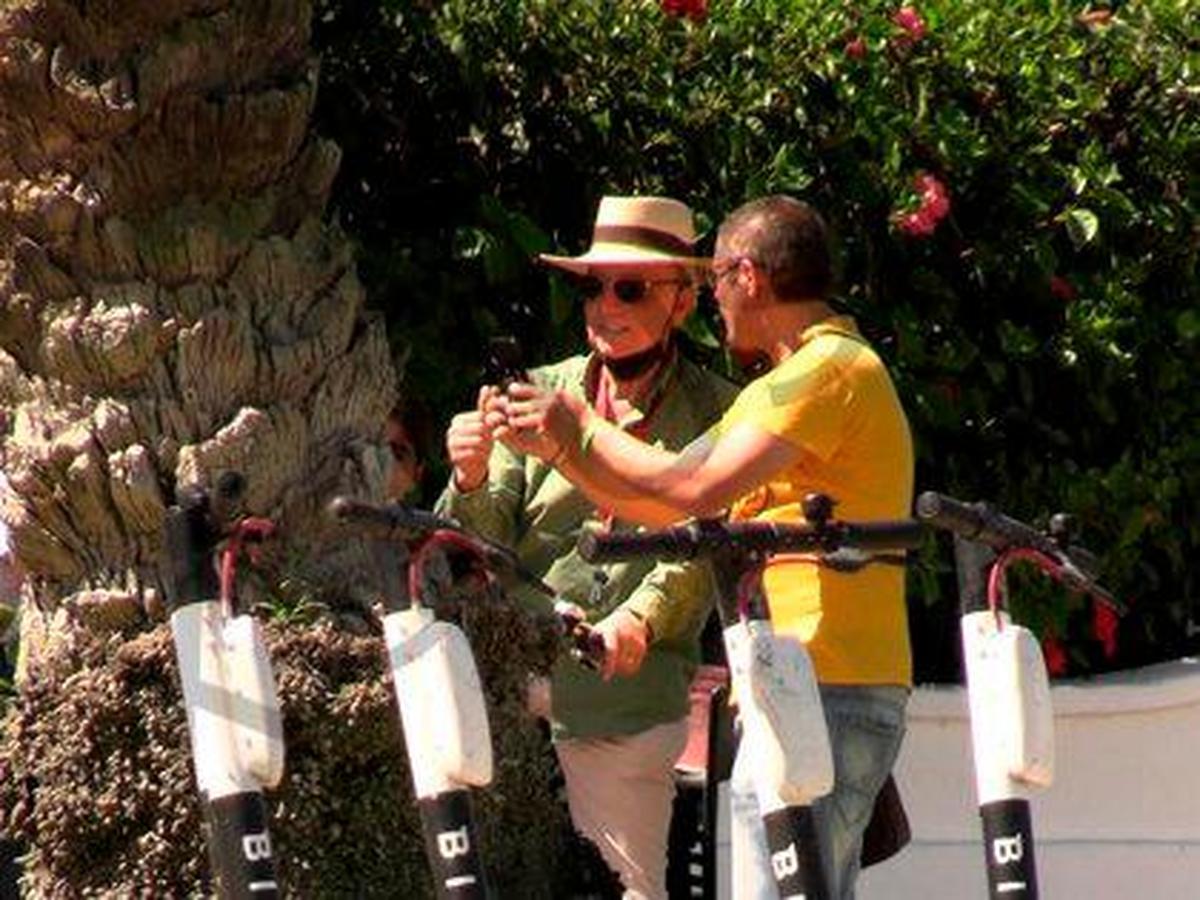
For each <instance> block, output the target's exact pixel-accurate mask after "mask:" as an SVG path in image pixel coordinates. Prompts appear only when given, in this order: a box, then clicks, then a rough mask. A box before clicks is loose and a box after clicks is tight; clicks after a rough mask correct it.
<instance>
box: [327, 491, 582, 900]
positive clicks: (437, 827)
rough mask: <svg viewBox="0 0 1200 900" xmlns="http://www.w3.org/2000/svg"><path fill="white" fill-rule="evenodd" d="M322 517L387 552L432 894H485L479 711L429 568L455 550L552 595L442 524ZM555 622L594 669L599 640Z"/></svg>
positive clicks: (511, 560)
mask: <svg viewBox="0 0 1200 900" xmlns="http://www.w3.org/2000/svg"><path fill="white" fill-rule="evenodd" d="M329 513H330V516H331V517H332V518H333V519H334V520H335V521H337V522H338V523H340V524H341V525H342V526H344V527H346V528H348V529H352V530H353V531H355V532H357V533H358V534H359V535H361V536H364V537H367V538H370V539H373V540H375V541H378V542H382V543H383V544H385V545H387V547H386V549H387V550H388V551H390V552H389V553H387V554H383V555H384V556H385V557H387V558H388V559H389V560H390V562H389V563H385V566H386V570H387V571H386V580H387V584H386V586H385V591H386V595H387V600H388V605H389V606H390V608H391V611H390V612H388V613H387V615H385V616H384V617H383V630H384V636H385V638H386V640H387V647H388V656H389V659H390V662H391V667H392V678H393V683H394V686H395V691H396V702H397V704H398V706H399V708H400V719H401V723H402V725H403V731H404V742H405V746H406V749H407V752H408V759H409V766H410V768H411V770H412V778H413V788H414V792H415V794H416V798H417V805H418V808H419V810H420V815H421V822H422V827H423V829H424V832H425V850H426V855H427V857H428V859H429V864H430V868H431V870H432V872H433V875H434V883H435V885H436V890H437V894H438V897H440V898H444V900H450V898H454V900H460V898H461V900H468V898H469V900H477V898H487V897H491V896H493V891H492V889H491V888H490V886H489V883H488V878H487V872H486V869H485V867H484V864H483V857H482V854H481V853H480V849H479V833H478V829H477V828H476V825H475V821H474V816H473V813H472V808H471V800H470V789H471V788H481V787H486V786H487V785H488V784H489V783H490V782H491V779H492V743H491V735H490V730H489V728H488V718H487V709H486V707H485V705H484V695H483V689H482V686H481V684H480V680H479V672H478V669H477V668H476V666H475V658H474V655H473V654H472V651H471V645H470V643H469V642H468V640H467V637H466V635H465V634H464V633H463V632H462V630H461V629H460V628H459V627H458V626H457V625H455V624H453V623H452V622H447V621H439V620H438V619H437V618H436V615H435V612H434V609H433V608H432V604H431V603H429V602H427V601H428V600H429V599H430V597H431V595H432V594H433V593H434V589H433V586H432V583H431V582H432V581H433V579H434V576H433V573H432V570H433V569H434V568H436V567H434V566H432V565H431V563H432V562H433V560H434V559H436V558H437V557H438V556H439V555H442V554H445V553H446V552H455V553H458V554H465V555H466V556H468V557H469V558H470V559H471V561H472V562H473V563H475V564H477V567H478V568H479V569H481V570H483V571H484V572H486V573H493V574H495V575H497V576H499V577H500V578H501V579H506V578H513V579H517V580H520V581H523V582H525V583H527V584H530V585H533V586H534V587H536V588H537V589H538V590H540V591H542V592H543V593H546V594H547V595H548V596H549V597H552V598H553V597H554V596H555V595H554V591H553V590H552V589H551V588H550V587H549V586H548V585H546V584H545V583H544V582H542V581H540V580H539V579H537V578H536V577H534V576H533V575H531V574H530V573H528V572H527V571H525V570H524V569H523V567H522V566H521V565H520V563H519V562H518V560H517V558H516V556H515V554H513V552H512V551H511V550H509V549H508V548H506V547H502V546H500V545H498V544H494V543H491V542H489V541H486V540H484V539H482V538H479V537H476V536H473V535H471V534H469V533H468V532H466V531H465V530H464V529H463V528H462V527H461V526H460V525H458V524H457V523H456V522H454V521H452V520H450V519H445V518H441V517H439V516H436V515H434V514H432V513H428V512H425V511H422V510H418V509H411V508H409V507H406V506H402V505H387V506H381V505H375V504H370V503H364V502H361V501H358V500H353V499H351V498H348V497H338V498H335V499H334V500H333V501H332V502H331V503H330V505H329ZM409 544H412V545H414V549H413V550H412V551H411V554H410V550H409ZM556 623H557V627H558V628H559V629H560V633H561V635H562V636H563V638H564V640H566V641H567V642H568V643H569V645H570V649H571V652H572V653H573V654H574V655H575V656H576V658H577V659H579V660H580V661H581V662H584V663H585V664H589V665H592V666H595V665H598V663H599V661H600V660H602V659H603V655H604V642H603V640H602V639H601V638H600V636H599V635H598V634H596V633H595V632H593V631H591V629H590V628H589V627H588V626H587V624H586V623H585V622H583V621H582V618H581V617H580V616H579V615H578V614H577V613H576V612H575V610H574V609H573V608H571V607H570V606H569V605H568V604H558V605H556Z"/></svg>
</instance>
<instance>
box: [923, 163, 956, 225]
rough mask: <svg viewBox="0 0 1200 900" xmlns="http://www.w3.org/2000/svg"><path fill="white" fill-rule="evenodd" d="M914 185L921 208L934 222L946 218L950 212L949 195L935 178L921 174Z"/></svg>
mask: <svg viewBox="0 0 1200 900" xmlns="http://www.w3.org/2000/svg"><path fill="white" fill-rule="evenodd" d="M916 185H917V190H918V191H919V192H920V194H921V208H922V209H924V210H927V211H928V214H929V215H930V216H931V217H932V218H933V219H934V220H935V221H941V220H942V219H944V218H946V214H947V213H949V212H950V195H949V194H948V193H946V186H945V185H944V184H942V183H941V182H940V181H938V179H937V176H936V175H930V174H928V173H927V172H922V173H920V174H919V175H917V177H916Z"/></svg>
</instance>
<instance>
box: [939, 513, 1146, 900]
mask: <svg viewBox="0 0 1200 900" xmlns="http://www.w3.org/2000/svg"><path fill="white" fill-rule="evenodd" d="M916 514H917V518H918V519H920V520H921V521H923V522H928V523H929V524H930V525H933V526H936V527H938V528H942V529H946V530H948V531H950V532H952V533H953V534H954V550H955V562H956V566H957V569H958V583H959V599H960V606H961V610H962V642H963V661H964V664H965V668H966V676H967V697H968V702H969V706H970V715H971V741H972V746H973V748H974V756H975V782H976V789H977V792H978V801H979V814H980V817H981V819H982V822H983V843H984V855H985V859H986V865H987V878H988V891H989V896H990V897H991V900H1037V897H1038V881H1037V863H1036V860H1035V854H1034V840H1033V824H1032V816H1031V814H1030V797H1031V796H1032V795H1033V794H1034V793H1035V792H1036V791H1038V790H1040V789H1043V788H1046V787H1049V786H1050V784H1051V783H1052V781H1053V778H1054V714H1053V709H1052V708H1051V702H1050V682H1049V679H1048V677H1047V674H1046V666H1045V663H1044V661H1043V659H1042V653H1041V648H1040V646H1039V644H1038V641H1037V638H1036V637H1035V636H1034V635H1033V634H1032V633H1031V632H1030V631H1029V630H1028V629H1026V628H1022V627H1021V626H1020V625H1014V624H1013V623H1012V621H1011V618H1010V616H1009V614H1008V612H1007V610H1004V609H1003V608H1002V604H1003V593H1004V571H1005V569H1006V567H1007V566H1008V565H1010V564H1011V563H1012V562H1015V561H1017V560H1025V561H1029V562H1033V563H1035V564H1036V565H1037V566H1038V567H1039V568H1041V569H1042V571H1043V572H1045V573H1046V574H1047V575H1049V576H1050V577H1052V578H1054V579H1056V580H1058V581H1060V582H1062V583H1063V584H1065V585H1067V586H1068V587H1071V588H1073V589H1076V590H1079V591H1083V592H1085V593H1088V594H1090V595H1092V597H1093V598H1094V599H1095V600H1097V601H1099V602H1101V603H1104V604H1106V605H1108V606H1109V607H1110V608H1112V609H1113V610H1114V611H1115V612H1117V613H1121V612H1123V611H1124V608H1123V607H1122V605H1121V604H1120V603H1118V602H1117V601H1116V600H1114V599H1113V597H1112V596H1111V595H1110V594H1109V593H1108V592H1107V591H1106V590H1104V588H1102V587H1101V586H1100V585H1099V583H1098V582H1097V580H1096V575H1097V571H1098V568H1099V566H1098V563H1097V560H1096V558H1095V557H1094V556H1093V555H1092V554H1091V553H1089V552H1088V551H1087V550H1085V549H1083V548H1082V547H1077V546H1074V545H1072V544H1071V542H1070V539H1071V534H1070V532H1071V522H1070V520H1069V519H1068V518H1067V517H1065V516H1061V515H1058V516H1054V517H1053V518H1051V520H1050V529H1049V532H1048V533H1047V532H1041V531H1038V530H1037V529H1035V528H1033V527H1031V526H1029V525H1026V524H1025V523H1024V522H1019V521H1017V520H1015V519H1011V518H1009V517H1008V516H1005V515H1003V514H1002V513H999V512H997V511H995V510H994V509H992V508H991V507H989V506H988V505H986V504H984V503H969V504H968V503H963V502H961V501H959V500H955V499H953V498H951V497H946V496H944V495H942V494H938V493H934V492H932V491H930V492H927V493H924V494H922V495H921V496H920V497H918V498H917V506H916Z"/></svg>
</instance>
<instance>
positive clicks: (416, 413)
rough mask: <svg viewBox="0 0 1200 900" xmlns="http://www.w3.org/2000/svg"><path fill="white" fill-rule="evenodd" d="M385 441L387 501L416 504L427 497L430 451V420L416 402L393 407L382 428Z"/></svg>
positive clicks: (411, 399)
mask: <svg viewBox="0 0 1200 900" xmlns="http://www.w3.org/2000/svg"><path fill="white" fill-rule="evenodd" d="M384 441H385V442H386V443H387V447H388V452H389V454H390V456H391V464H390V465H389V467H388V475H387V488H386V490H387V497H388V499H389V500H392V501H395V502H406V503H415V504H419V503H420V502H421V500H422V498H423V495H424V494H425V493H426V492H425V491H424V490H423V485H424V482H425V480H426V475H427V473H428V468H429V467H428V464H427V460H428V459H429V458H430V453H431V452H432V450H433V439H432V433H431V429H430V427H429V417H428V415H427V413H426V410H425V407H424V406H422V405H421V404H420V403H418V402H417V401H416V399H415V398H412V397H405V398H404V399H402V400H400V401H399V402H397V403H396V405H395V406H393V407H392V410H391V412H389V413H388V417H387V422H386V424H385V425H384Z"/></svg>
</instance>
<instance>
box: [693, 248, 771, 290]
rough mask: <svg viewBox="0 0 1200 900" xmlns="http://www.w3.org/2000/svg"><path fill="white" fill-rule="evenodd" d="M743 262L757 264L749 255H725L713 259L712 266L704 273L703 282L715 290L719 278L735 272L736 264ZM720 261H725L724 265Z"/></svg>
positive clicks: (719, 280)
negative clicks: (722, 257)
mask: <svg viewBox="0 0 1200 900" xmlns="http://www.w3.org/2000/svg"><path fill="white" fill-rule="evenodd" d="M743 262H748V263H753V264H754V265H758V263H755V262H754V260H753V259H751V258H750V257H749V256H727V257H725V258H724V259H714V260H713V264H712V268H711V269H709V270H708V271H707V272H705V273H704V281H705V283H706V284H707V285H708V286H709V287H710V288H712V289H713V290H716V288H717V285H718V284H720V283H721V279H722V278H724V277H725V276H726V275H728V274H730V273H731V272H736V271H737V269H738V266H740V265H741V264H742V263H743ZM721 263H725V265H721Z"/></svg>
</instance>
